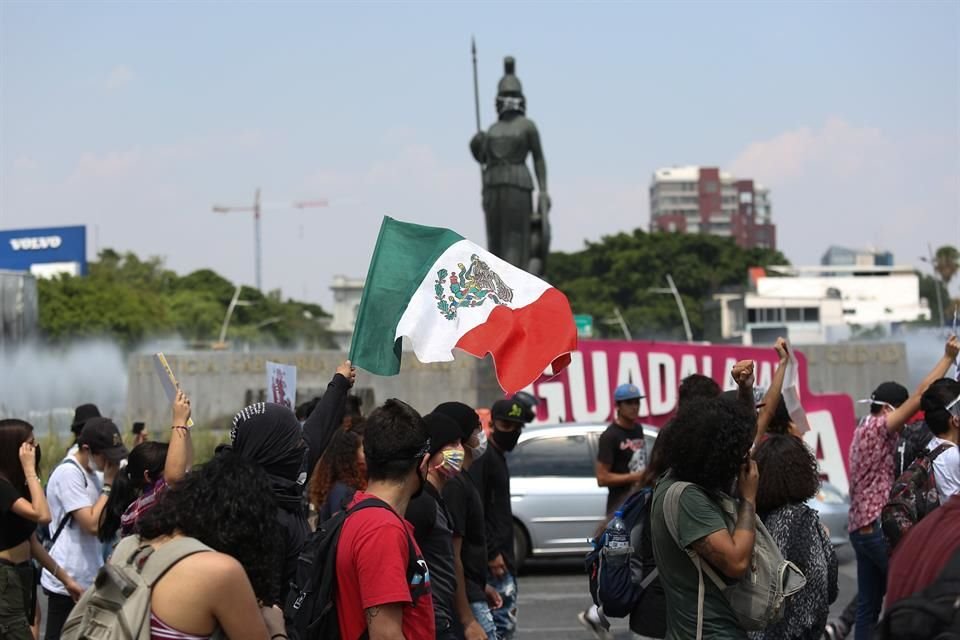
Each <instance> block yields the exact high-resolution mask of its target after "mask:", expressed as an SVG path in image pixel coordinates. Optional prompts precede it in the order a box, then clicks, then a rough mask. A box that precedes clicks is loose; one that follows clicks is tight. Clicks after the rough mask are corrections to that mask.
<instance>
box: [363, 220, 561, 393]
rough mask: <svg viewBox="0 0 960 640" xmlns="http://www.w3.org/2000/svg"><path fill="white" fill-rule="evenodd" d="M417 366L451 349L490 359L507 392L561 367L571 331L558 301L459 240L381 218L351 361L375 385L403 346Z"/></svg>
mask: <svg viewBox="0 0 960 640" xmlns="http://www.w3.org/2000/svg"><path fill="white" fill-rule="evenodd" d="M403 336H406V337H407V338H409V339H410V342H411V343H412V345H413V351H414V353H415V354H416V356H417V359H419V360H420V361H421V362H448V361H450V360H453V349H454V348H457V349H460V350H461V351H466V352H467V353H469V354H471V355H474V356H476V357H478V358H482V357H484V356H485V355H486V354H488V353H490V354H493V362H494V367H495V368H496V373H497V380H498V381H499V382H500V386H501V387H503V389H504V391H506V392H507V393H514V392H516V391H519V390H521V389H523V388H524V387H526V386H527V385H529V384H530V383H532V382H533V381H534V380H536V379H537V378H538V377H540V375H541V374H543V372H544V371H545V370H546V369H547V367H548V366H551V365H552V368H553V372H554V373H556V372H557V371H559V370H561V369H563V368H564V367H566V366H567V364H569V363H570V352H572V351H574V350H575V349H576V348H577V329H576V326H575V325H574V322H573V313H572V312H571V311H570V303H569V302H567V297H566V296H565V295H563V294H562V293H560V291H558V290H557V289H554V288H553V287H551V286H550V285H549V284H547V283H546V282H544V281H543V280H540V279H539V278H536V277H534V276H532V275H530V274H529V273H527V272H526V271H523V270H521V269H518V268H517V267H514V266H513V265H511V264H508V263H507V262H505V261H503V260H501V259H500V258H498V257H497V256H495V255H493V254H492V253H490V252H488V251H486V250H484V249H482V248H480V247H479V246H477V245H476V244H474V243H472V242H470V241H469V240H466V239H464V238H463V237H462V236H460V235H458V234H457V233H454V232H453V231H450V230H449V229H442V228H439V227H425V226H422V225H418V224H409V223H406V222H399V221H397V220H394V219H393V218H390V217H384V219H383V224H382V225H381V226H380V235H379V237H378V238H377V246H376V248H375V249H374V251H373V258H372V259H371V260H370V268H369V269H368V271H367V280H366V283H365V284H364V287H363V297H362V298H361V300H360V309H359V311H358V312H357V321H356V326H355V328H354V330H353V341H352V343H351V346H350V360H352V361H353V363H354V365H356V366H357V367H360V368H362V369H365V370H367V371H369V372H370V373H375V374H377V375H382V376H390V375H396V374H397V373H399V372H400V351H401V344H402V337H403Z"/></svg>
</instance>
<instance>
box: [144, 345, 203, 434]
mask: <svg viewBox="0 0 960 640" xmlns="http://www.w3.org/2000/svg"><path fill="white" fill-rule="evenodd" d="M153 366H154V368H156V370H157V377H159V378H160V384H161V385H163V391H164V393H166V394H167V400H169V401H170V404H171V405H172V404H173V401H174V400H175V399H176V397H177V390H178V389H179V388H180V383H179V382H177V377H176V376H175V375H173V369H171V368H170V365H169V364H167V359H166V358H165V357H163V354H162V353H155V354H153ZM186 426H188V427H192V426H193V418H188V419H187V425H186Z"/></svg>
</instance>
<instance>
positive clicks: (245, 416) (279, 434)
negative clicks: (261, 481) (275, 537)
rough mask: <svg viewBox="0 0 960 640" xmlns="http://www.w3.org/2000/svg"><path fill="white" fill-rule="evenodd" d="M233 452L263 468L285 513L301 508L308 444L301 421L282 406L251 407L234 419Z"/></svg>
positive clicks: (263, 405) (231, 432)
mask: <svg viewBox="0 0 960 640" xmlns="http://www.w3.org/2000/svg"><path fill="white" fill-rule="evenodd" d="M230 440H231V442H232V444H233V446H232V447H231V448H232V450H233V452H234V453H236V454H238V455H240V456H242V457H244V458H246V459H248V460H250V461H252V462H255V463H256V464H258V465H260V466H261V467H263V469H264V471H266V472H267V476H268V477H269V479H270V485H271V487H272V489H273V494H274V497H275V498H276V500H277V503H278V504H279V505H280V506H281V507H283V508H284V509H286V510H289V511H293V510H296V509H300V508H301V506H302V504H301V493H302V487H301V486H300V485H299V484H298V483H297V477H298V476H299V474H300V470H301V466H302V465H303V456H304V453H305V444H304V441H303V433H302V431H301V427H300V421H299V420H297V416H296V415H295V414H294V413H293V411H291V410H290V409H288V408H287V407H284V406H283V405H279V404H273V403H271V402H258V403H256V404H252V405H250V406H249V407H247V408H246V409H244V410H243V411H241V412H240V413H238V414H237V415H236V416H234V418H233V429H231V430H230Z"/></svg>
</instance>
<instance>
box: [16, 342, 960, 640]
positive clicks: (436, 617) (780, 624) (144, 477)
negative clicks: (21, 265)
mask: <svg viewBox="0 0 960 640" xmlns="http://www.w3.org/2000/svg"><path fill="white" fill-rule="evenodd" d="M775 348H776V351H777V354H778V357H779V365H778V367H777V368H776V370H775V372H774V375H773V377H772V379H771V384H770V387H769V388H768V389H767V390H766V391H765V393H763V394H762V397H760V395H761V394H759V393H756V392H755V390H754V375H753V363H752V362H749V361H744V362H740V363H737V364H736V365H735V366H734V367H733V369H732V370H731V372H730V374H731V376H732V379H733V381H734V383H735V385H736V387H737V388H736V390H735V391H732V392H727V393H724V392H722V391H721V388H720V386H719V385H718V384H717V383H716V382H715V381H713V380H712V379H710V378H708V377H705V376H701V375H696V374H695V375H692V376H689V377H688V378H686V379H684V380H683V381H682V383H681V385H680V388H679V393H678V397H679V406H678V409H677V411H676V413H675V415H674V416H673V417H672V419H671V420H670V421H669V422H668V423H667V424H666V425H665V426H664V427H663V428H661V429H660V431H659V434H658V437H657V439H656V441H655V444H654V445H653V447H652V448H650V445H649V443H648V442H647V439H646V437H645V435H644V429H643V428H642V427H641V426H640V424H639V423H638V417H639V415H640V406H641V402H642V401H643V394H642V392H641V390H640V389H639V388H638V387H637V386H635V385H633V384H629V383H627V384H623V385H621V386H619V387H617V388H616V390H615V391H614V395H613V399H614V403H615V406H616V415H615V420H614V422H613V423H611V424H610V426H609V427H608V428H607V430H606V431H605V432H604V433H603V435H602V436H601V437H600V438H599V441H598V447H597V457H596V478H597V483H598V485H599V486H601V487H606V488H607V489H608V498H607V503H606V510H607V515H608V517H609V516H611V515H612V514H613V513H614V511H616V510H617V509H618V508H619V507H620V505H622V504H623V503H624V501H625V500H626V499H627V498H628V497H629V496H631V494H633V493H634V492H636V491H639V490H642V491H646V492H648V493H649V495H650V502H649V510H648V511H647V512H646V515H645V516H644V518H645V520H644V525H645V526H644V529H643V535H642V536H641V537H640V539H639V541H638V545H637V549H636V550H635V553H636V555H637V558H638V561H639V562H640V564H641V566H642V567H643V568H644V572H649V570H650V569H652V568H657V569H658V571H659V575H658V577H657V578H656V579H655V580H653V581H652V582H650V583H649V584H648V585H646V588H645V589H644V590H643V593H642V597H641V598H640V600H639V602H638V603H637V604H636V607H635V609H634V610H633V612H632V614H631V615H630V628H631V630H632V631H633V633H634V634H636V636H635V637H637V638H642V639H651V638H670V639H681V638H682V639H686V638H697V639H699V638H711V639H713V638H720V639H725V638H747V637H748V635H749V637H751V638H753V639H754V640H757V639H763V640H776V639H801V638H810V639H815V638H820V637H824V635H825V634H826V637H830V638H836V637H843V636H844V635H845V634H846V633H847V632H848V631H849V628H850V627H851V626H854V625H852V624H851V622H852V621H851V620H849V619H847V620H838V621H831V622H829V623H828V621H827V617H828V612H829V607H830V604H831V603H832V602H833V601H834V600H835V599H836V598H837V558H836V555H835V553H834V549H833V546H832V544H831V543H830V536H829V532H827V531H826V530H825V529H824V527H823V526H822V524H821V523H820V519H819V517H818V514H817V512H816V511H815V510H813V509H811V508H810V507H809V506H807V502H808V500H809V499H810V498H812V497H813V496H815V495H816V494H817V492H818V491H819V487H820V477H821V476H820V471H819V468H818V464H817V460H816V456H815V455H814V452H812V451H811V450H810V449H809V448H808V447H807V445H806V444H805V443H804V441H803V439H802V433H800V428H799V427H798V425H797V424H796V423H795V417H794V416H793V415H791V413H790V412H789V411H788V410H787V408H786V404H785V401H784V398H783V395H782V386H783V383H784V377H785V371H786V368H787V366H788V364H789V361H790V357H789V354H788V353H787V346H786V344H785V343H784V342H783V341H782V340H778V342H777V344H776V347H775ZM958 351H960V343H958V342H957V339H956V338H955V337H952V338H951V339H950V340H949V341H948V342H947V344H946V346H945V349H944V354H943V357H942V358H941V359H940V360H939V361H938V362H937V363H936V365H935V366H934V367H933V369H932V370H931V372H930V374H929V375H928V376H927V377H926V378H925V379H924V380H923V382H922V383H921V384H920V386H919V387H918V388H917V389H916V390H915V392H914V393H913V394H912V395H911V394H910V393H909V392H908V391H907V390H906V389H905V388H903V387H902V385H899V384H897V383H892V382H889V383H884V384H882V385H880V386H879V387H878V388H877V389H876V390H875V391H874V392H873V394H872V395H871V396H870V398H869V399H868V403H869V404H870V412H869V415H867V416H866V417H865V418H864V419H863V420H862V421H861V423H860V424H859V425H858V426H857V428H856V431H855V433H854V438H853V445H852V447H851V451H850V465H849V466H850V477H851V483H850V489H851V510H850V519H849V527H850V531H849V536H850V540H851V545H852V548H853V550H854V553H855V555H856V562H857V577H858V594H857V598H856V599H855V602H854V603H851V606H850V607H848V612H849V613H848V618H849V616H851V615H852V616H854V618H855V620H854V621H855V629H856V637H857V638H858V639H860V638H869V637H873V633H874V626H875V625H878V621H879V620H881V615H882V612H883V611H884V610H889V609H890V607H891V606H892V605H893V604H894V603H896V602H903V601H906V600H909V599H910V598H911V597H914V596H915V594H916V593H918V592H922V591H923V590H924V589H928V588H930V586H931V584H936V581H937V580H938V579H942V576H941V575H940V574H941V573H943V572H944V571H945V569H944V568H945V567H949V566H950V561H951V558H952V557H954V556H956V555H957V553H958V549H960V533H957V532H958V531H960V527H958V518H960V503H958V500H960V453H958V452H960V449H958V446H957V445H958V443H960V382H957V381H955V380H953V379H950V378H945V377H944V376H945V375H946V373H947V372H948V370H949V369H950V367H951V366H953V364H954V363H955V361H956V359H957V355H958ZM355 377H356V374H355V370H354V369H353V367H352V366H351V364H350V362H344V363H343V364H341V365H340V366H339V367H338V368H337V370H336V373H335V374H334V375H333V378H332V380H331V381H330V383H329V385H328V387H327V389H326V392H325V393H324V394H323V395H322V397H320V398H319V399H316V400H314V401H312V402H310V403H308V404H305V405H303V406H301V407H299V408H298V409H297V411H296V412H294V411H292V410H291V409H289V408H286V407H284V406H281V405H278V404H271V403H256V404H253V405H250V406H248V407H246V408H244V409H242V410H241V411H239V412H238V413H237V414H236V416H235V417H234V419H233V424H232V429H231V430H230V437H229V443H228V444H226V445H223V446H221V447H219V448H218V450H217V452H216V454H215V456H214V457H213V459H211V460H210V461H206V462H204V463H203V464H200V465H196V466H195V465H194V460H193V457H194V452H193V441H192V439H191V427H190V425H191V424H192V423H191V414H192V408H191V400H190V398H188V397H187V395H186V394H185V393H183V392H182V391H178V392H177V395H176V398H175V399H174V401H173V403H172V408H171V413H172V415H171V426H170V428H169V434H168V435H169V437H168V438H165V440H167V441H166V442H158V441H153V440H151V439H150V437H149V436H148V435H147V433H146V431H145V430H143V429H140V430H139V431H138V435H137V442H136V445H135V446H134V447H133V448H132V449H130V450H128V449H127V447H126V446H125V445H124V442H123V438H122V436H121V433H120V430H119V428H118V427H117V425H116V424H115V423H114V422H113V421H112V420H111V419H109V418H107V417H103V416H101V415H100V412H99V410H98V409H97V407H96V406H95V405H92V404H86V405H82V406H80V407H78V408H77V410H76V414H75V418H74V421H73V424H72V429H73V432H74V434H75V436H76V438H75V442H74V443H73V445H72V446H71V448H70V449H69V450H68V451H67V452H66V453H65V455H64V456H63V458H62V459H60V460H57V461H56V463H55V464H54V465H53V466H52V470H51V472H50V476H49V480H48V482H47V486H46V489H45V490H44V487H42V486H41V484H40V476H39V465H40V448H39V446H38V445H37V443H36V438H35V436H34V433H33V427H32V426H31V425H30V424H29V423H27V422H25V421H23V420H17V419H7V420H0V637H2V638H10V639H11V640H28V639H34V638H38V634H39V625H38V618H39V616H38V609H39V607H38V600H37V598H38V590H39V592H42V594H43V596H44V597H45V598H46V620H45V634H44V638H46V639H54V638H59V637H60V636H61V633H67V632H68V631H66V630H70V629H76V628H77V627H78V625H86V624H93V623H94V622H96V620H95V618H96V616H92V615H89V612H88V611H85V608H86V607H93V606H94V605H93V604H91V603H92V602H93V600H92V599H90V598H88V596H89V594H90V593H91V590H96V589H98V588H100V587H101V586H102V582H103V581H104V579H102V578H99V577H98V576H101V575H103V574H104V571H108V570H109V569H110V567H111V566H113V565H114V564H117V563H121V562H123V561H124V559H123V558H117V557H116V556H117V554H120V553H121V550H125V549H128V548H135V549H136V550H137V553H138V554H139V553H141V552H143V551H146V554H147V555H146V556H144V557H145V558H146V557H149V555H150V554H151V553H157V554H158V557H159V555H161V554H162V553H163V549H165V548H166V549H167V551H168V552H170V553H173V550H174V549H181V548H187V547H186V546H184V545H187V546H189V548H190V549H191V550H192V551H191V552H189V553H187V552H184V553H182V554H180V555H177V560H176V561H175V562H173V563H172V564H171V566H170V567H169V568H168V569H166V570H165V571H164V572H162V574H161V575H159V576H156V579H155V582H153V583H152V585H151V586H152V590H151V591H150V596H149V637H151V638H168V639H169V638H176V639H196V638H210V637H214V636H220V635H225V636H227V637H230V638H240V639H246V638H251V639H253V638H256V639H270V640H278V639H281V638H287V637H288V636H290V635H291V634H292V633H293V632H292V630H291V628H290V627H291V615H292V613H291V610H290V607H289V603H290V602H291V600H292V599H293V597H294V596H296V595H297V592H296V590H295V589H297V586H296V580H297V576H298V571H300V570H301V569H302V556H303V554H304V552H305V549H306V548H307V547H308V546H309V541H310V540H311V539H312V536H316V535H318V534H317V533H314V532H317V531H320V532H322V531H324V530H325V527H327V526H328V525H330V524H331V523H334V522H336V523H338V526H339V530H338V531H339V533H338V536H339V537H338V538H337V539H336V546H335V552H334V555H333V556H332V561H333V562H334V563H335V566H334V573H333V575H335V579H334V582H335V585H334V588H333V591H332V593H333V594H334V595H333V597H332V599H333V601H334V602H332V603H325V604H327V605H331V606H332V608H333V609H334V610H335V614H336V621H337V627H338V630H339V635H340V637H341V638H349V639H351V640H352V639H355V638H361V637H369V638H372V639H378V638H406V639H408V640H414V639H424V640H426V639H433V638H438V639H442V640H456V639H461V638H462V639H465V640H485V639H489V640H511V639H512V638H515V637H516V635H517V632H518V624H519V619H520V618H519V607H518V596H519V591H518V584H517V577H516V574H517V566H516V559H515V558H514V524H513V523H514V520H513V515H512V512H511V492H510V473H509V467H508V459H509V453H510V451H512V450H513V449H514V448H515V447H516V445H517V443H518V440H519V438H520V435H521V432H522V430H523V428H524V425H526V424H528V423H529V422H531V421H532V420H533V419H534V417H535V408H536V407H535V405H536V401H535V399H533V398H532V397H531V396H529V395H527V394H524V393H519V394H516V395H514V396H511V397H509V398H504V399H501V400H498V401H497V402H495V403H494V404H493V405H492V407H491V410H490V417H491V424H490V426H489V429H484V428H483V427H482V426H481V421H480V417H479V414H478V413H477V411H476V408H475V407H470V406H468V405H466V404H463V403H460V402H455V401H449V402H443V403H440V404H439V405H438V406H436V407H435V408H434V409H433V411H431V412H429V413H426V414H424V415H421V414H420V413H418V412H417V411H416V410H415V409H413V408H412V407H410V406H409V405H407V404H405V403H404V402H402V401H401V400H396V399H391V400H387V401H386V402H385V403H383V404H382V405H381V406H379V407H376V408H374V409H373V410H372V411H370V412H369V414H367V415H362V413H361V412H360V405H359V402H358V401H357V400H356V398H355V397H353V396H351V395H350V393H349V392H350V389H351V387H352V386H353V384H354V382H355ZM921 409H922V411H923V415H924V418H925V419H924V420H923V423H924V424H925V425H926V426H924V427H923V430H924V431H923V432H922V433H926V434H927V436H928V437H927V438H926V440H925V441H924V442H923V445H922V447H920V449H919V451H918V452H911V455H913V454H915V453H920V454H924V455H927V456H928V457H929V458H930V477H931V480H930V482H931V486H934V487H935V489H936V491H935V492H934V499H935V501H936V504H939V505H941V506H939V508H936V509H935V510H933V511H932V512H931V513H928V514H927V513H925V514H924V518H923V520H922V521H920V522H917V523H916V526H915V527H912V528H911V529H910V530H909V531H907V532H906V535H905V536H904V537H903V539H901V540H899V541H898V542H897V543H896V548H895V549H891V544H890V542H889V541H888V540H887V538H886V537H885V535H884V532H883V531H882V528H881V511H882V510H883V508H884V505H885V504H886V502H887V500H888V498H889V495H890V492H891V489H892V488H893V487H894V481H895V480H896V477H897V473H899V472H900V471H902V470H903V469H904V468H905V466H908V465H909V461H906V465H904V460H903V459H902V458H903V457H904V456H905V455H906V454H904V453H903V451H904V446H905V445H903V443H902V438H901V432H902V431H904V426H905V425H907V424H908V423H915V422H917V420H916V419H915V414H917V412H918V410H921ZM909 433H911V434H915V433H921V432H920V431H917V430H916V429H910V430H909ZM911 438H912V440H911V441H914V440H916V438H915V436H914V435H911ZM898 443H900V444H901V447H900V449H899V450H900V452H901V455H900V456H899V457H900V458H901V459H900V460H899V461H898V460H897V458H898V455H897V452H898ZM915 448H916V447H915ZM930 452H935V454H936V455H932V454H931V453H930ZM914 457H916V456H915V455H914ZM898 464H899V470H898V466H897V465H898ZM911 468H912V467H911ZM674 485H676V487H674ZM672 487H673V489H672ZM677 489H679V491H677ZM368 507H377V508H368ZM761 530H762V532H763V534H764V535H765V536H769V539H771V540H772V541H773V542H774V543H775V545H776V547H777V548H778V549H779V552H780V554H782V557H783V559H784V560H786V561H789V562H790V563H792V565H793V566H794V567H795V568H796V569H797V570H798V572H799V573H802V575H803V578H804V579H805V583H804V584H803V586H802V588H799V590H797V591H796V593H793V594H792V595H790V596H789V597H788V598H787V599H786V601H785V604H784V606H783V610H782V612H781V615H779V616H778V617H777V618H776V620H775V621H774V622H772V623H771V624H769V625H768V626H767V627H766V628H764V629H762V630H758V629H752V630H751V631H750V632H749V633H748V630H747V629H746V628H745V626H744V624H743V622H742V620H741V619H740V617H739V612H738V610H737V609H735V607H734V606H733V605H732V604H731V601H730V599H729V598H728V594H727V593H726V590H725V589H721V588H720V587H719V586H718V585H717V584H715V583H714V581H712V580H704V579H703V573H702V571H701V567H705V568H707V569H709V570H710V573H711V574H716V575H718V576H719V578H718V579H719V580H722V581H723V583H725V584H727V585H735V584H736V583H737V582H738V581H740V580H743V579H745V576H747V575H749V573H750V571H751V565H752V564H753V563H754V562H755V545H758V544H760V543H759V541H758V540H759V538H760V532H761ZM168 545H169V546H168ZM115 551H116V552H115ZM891 552H892V556H891ZM125 553H126V552H125ZM127 555H129V554H127ZM168 555H169V554H168ZM181 555H182V557H180V556H181ZM138 557H139V556H138ZM957 564H958V562H957V561H954V562H953V565H954V566H956V565H957ZM117 566H119V564H117ZM38 570H40V575H39V578H38V577H37V571H38ZM108 572H109V571H108ZM301 586H302V585H301ZM38 588H39V589H38ZM85 592H86V593H87V595H83V594H84V593H85ZM82 595H83V599H82V600H81V601H80V602H81V604H80V605H76V604H75V603H76V602H77V601H78V599H80V598H81V596H82ZM885 595H886V601H884V596H885ZM328 608H329V607H328ZM854 611H855V614H854V613H853V612H854ZM579 619H580V621H581V623H582V624H583V625H584V627H585V628H586V629H587V630H589V631H590V632H592V633H593V634H594V635H596V636H597V637H598V638H602V639H605V638H610V637H611V635H610V632H609V627H608V621H607V620H606V619H605V617H604V612H603V607H602V606H598V604H596V603H595V604H594V605H592V606H591V607H589V608H587V609H586V610H585V611H583V612H582V613H580V614H579ZM91 620H92V621H93V622H91ZM884 624H886V623H885V622H881V623H880V625H879V627H880V628H882V627H884ZM887 626H889V625H887ZM880 631H882V629H880ZM76 637H80V636H76ZM143 637H146V636H143Z"/></svg>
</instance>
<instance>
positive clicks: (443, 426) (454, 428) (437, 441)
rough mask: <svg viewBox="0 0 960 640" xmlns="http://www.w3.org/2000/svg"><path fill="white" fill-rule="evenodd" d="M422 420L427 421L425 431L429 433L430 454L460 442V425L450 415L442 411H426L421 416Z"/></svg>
mask: <svg viewBox="0 0 960 640" xmlns="http://www.w3.org/2000/svg"><path fill="white" fill-rule="evenodd" d="M423 421H424V422H426V423H427V433H429V434H430V455H431V456H432V455H433V454H435V453H436V452H437V451H440V450H441V449H443V448H444V447H446V446H449V445H451V444H454V443H456V442H462V440H463V438H462V437H461V435H460V425H459V424H457V422H456V421H455V420H454V419H453V418H451V417H450V416H447V415H444V414H442V413H428V414H427V415H425V416H423Z"/></svg>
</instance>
